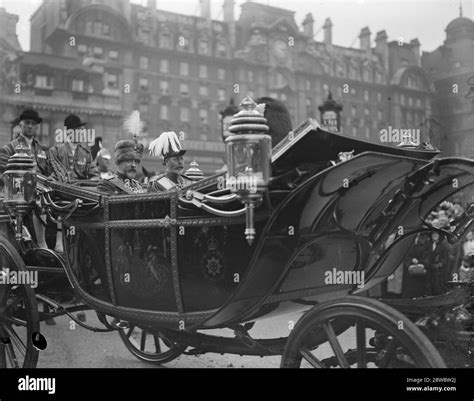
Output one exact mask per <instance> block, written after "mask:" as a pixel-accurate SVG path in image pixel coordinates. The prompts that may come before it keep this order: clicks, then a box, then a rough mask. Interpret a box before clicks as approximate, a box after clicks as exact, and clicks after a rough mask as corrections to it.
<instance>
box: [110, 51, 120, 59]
mask: <svg viewBox="0 0 474 401" xmlns="http://www.w3.org/2000/svg"><path fill="white" fill-rule="evenodd" d="M109 58H110V59H112V60H117V59H118V51H117V50H109Z"/></svg>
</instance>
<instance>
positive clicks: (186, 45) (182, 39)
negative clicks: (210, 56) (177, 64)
mask: <svg viewBox="0 0 474 401" xmlns="http://www.w3.org/2000/svg"><path fill="white" fill-rule="evenodd" d="M178 50H181V51H186V52H189V51H190V50H191V46H190V42H189V38H188V37H187V36H184V35H179V37H178Z"/></svg>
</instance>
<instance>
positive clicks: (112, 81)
mask: <svg viewBox="0 0 474 401" xmlns="http://www.w3.org/2000/svg"><path fill="white" fill-rule="evenodd" d="M106 82H107V88H109V89H118V76H117V74H107V79H106Z"/></svg>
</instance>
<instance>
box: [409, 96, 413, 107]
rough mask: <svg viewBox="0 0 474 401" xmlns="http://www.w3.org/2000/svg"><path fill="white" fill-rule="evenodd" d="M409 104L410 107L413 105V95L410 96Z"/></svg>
mask: <svg viewBox="0 0 474 401" xmlns="http://www.w3.org/2000/svg"><path fill="white" fill-rule="evenodd" d="M408 106H409V107H412V106H413V98H411V97H409V98H408Z"/></svg>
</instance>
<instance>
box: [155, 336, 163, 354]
mask: <svg viewBox="0 0 474 401" xmlns="http://www.w3.org/2000/svg"><path fill="white" fill-rule="evenodd" d="M153 339H154V340H155V350H156V353H157V354H160V353H161V345H160V337H158V336H153Z"/></svg>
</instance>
